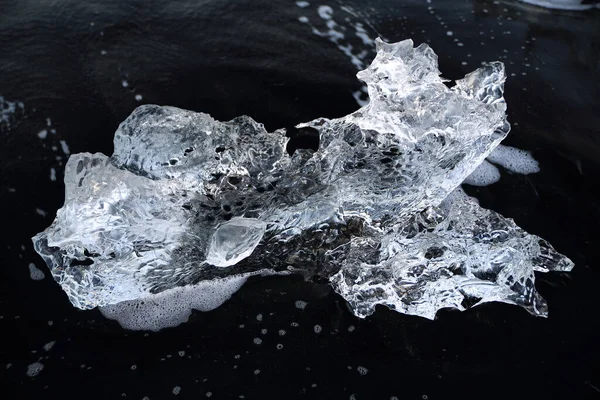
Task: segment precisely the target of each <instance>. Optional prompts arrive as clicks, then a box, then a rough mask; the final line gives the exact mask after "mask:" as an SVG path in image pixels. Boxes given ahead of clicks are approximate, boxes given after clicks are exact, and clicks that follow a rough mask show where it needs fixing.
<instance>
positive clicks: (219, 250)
mask: <svg viewBox="0 0 600 400" xmlns="http://www.w3.org/2000/svg"><path fill="white" fill-rule="evenodd" d="M266 227H267V224H265V223H264V222H262V221H261V220H258V219H256V218H234V219H232V220H230V221H226V222H224V223H223V224H222V225H221V226H219V227H218V228H217V229H216V230H215V233H213V235H212V239H211V241H210V247H209V249H208V254H207V256H206V262H207V263H209V264H212V265H214V266H216V267H229V266H231V265H235V264H237V263H238V262H240V261H241V260H243V259H244V258H246V257H248V256H249V255H250V254H252V252H253V251H254V249H255V248H256V246H258V243H259V242H260V240H261V239H262V237H263V235H264V233H265V229H266Z"/></svg>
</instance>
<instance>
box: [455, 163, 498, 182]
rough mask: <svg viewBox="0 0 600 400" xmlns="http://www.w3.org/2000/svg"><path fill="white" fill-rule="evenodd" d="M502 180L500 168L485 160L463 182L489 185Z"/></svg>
mask: <svg viewBox="0 0 600 400" xmlns="http://www.w3.org/2000/svg"><path fill="white" fill-rule="evenodd" d="M499 180H500V171H498V168H497V167H496V166H494V165H493V164H491V163H490V162H488V161H487V160H483V162H482V163H481V164H479V166H478V167H477V168H476V169H475V171H473V172H472V173H471V175H469V176H468V177H467V178H466V179H465V180H464V182H463V183H467V184H469V185H473V186H488V185H491V184H492V183H496V182H498V181H499Z"/></svg>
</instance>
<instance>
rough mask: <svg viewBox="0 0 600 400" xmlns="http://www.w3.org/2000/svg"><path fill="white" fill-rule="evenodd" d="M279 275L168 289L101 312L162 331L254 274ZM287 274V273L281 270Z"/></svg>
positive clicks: (128, 325) (214, 303) (221, 299)
mask: <svg viewBox="0 0 600 400" xmlns="http://www.w3.org/2000/svg"><path fill="white" fill-rule="evenodd" d="M259 274H260V275H276V274H277V273H275V272H273V271H271V270H263V271H258V272H251V273H247V274H243V275H236V276H231V277H228V278H222V279H214V280H210V281H203V282H200V283H197V284H195V285H188V286H184V287H177V288H173V289H169V290H165V291H164V292H161V293H159V294H156V295H151V296H149V297H145V298H143V299H139V300H131V301H124V302H121V303H118V304H111V305H108V306H104V307H99V309H100V311H101V312H102V314H103V315H104V316H105V317H106V318H108V319H113V320H115V321H117V322H118V323H119V324H120V325H121V326H122V327H123V328H125V329H131V330H149V331H159V330H161V329H164V328H171V327H175V326H177V325H180V324H182V323H184V322H187V320H188V319H189V317H190V315H191V314H192V310H198V311H203V312H206V311H211V310H214V309H215V308H217V307H219V306H220V305H221V304H223V303H225V302H226V301H227V300H229V299H230V298H231V296H232V295H233V294H234V293H235V292H237V291H238V290H239V289H240V288H241V287H242V286H243V285H244V283H246V281H247V280H248V278H249V277H250V276H253V275H259ZM279 274H282V275H283V274H287V273H279Z"/></svg>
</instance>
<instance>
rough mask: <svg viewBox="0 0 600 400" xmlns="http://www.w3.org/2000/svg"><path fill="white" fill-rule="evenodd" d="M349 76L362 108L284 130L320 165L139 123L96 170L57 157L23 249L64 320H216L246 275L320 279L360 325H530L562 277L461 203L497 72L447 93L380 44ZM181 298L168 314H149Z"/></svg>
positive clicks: (413, 57)
mask: <svg viewBox="0 0 600 400" xmlns="http://www.w3.org/2000/svg"><path fill="white" fill-rule="evenodd" d="M326 11H327V10H323V12H324V13H325V14H324V15H329V14H327V13H326ZM358 77H359V78H360V79H361V80H363V81H364V82H365V83H366V84H367V86H368V92H369V97H370V101H369V102H368V104H367V105H365V106H364V107H362V108H360V109H359V110H357V111H356V112H354V113H352V114H350V115H347V116H345V117H342V118H337V119H327V118H318V119H316V120H314V121H311V122H307V123H303V124H300V125H298V127H297V128H298V129H306V130H315V131H317V132H318V134H319V138H320V142H319V149H318V151H312V150H303V149H300V150H297V151H295V152H294V153H293V155H291V156H290V155H288V153H287V152H286V144H287V140H288V139H287V138H286V136H285V131H284V130H277V131H275V132H272V133H269V132H267V131H266V130H265V129H264V127H263V125H261V124H259V123H257V122H255V121H254V120H252V119H251V118H249V117H246V116H243V117H238V118H235V119H233V120H231V121H229V122H220V121H216V120H214V119H213V118H211V117H210V116H209V115H207V114H203V113H195V112H191V111H186V110H181V109H177V108H174V107H159V106H155V105H144V106H140V107H138V108H137V109H136V110H134V112H133V113H132V114H131V115H130V116H129V117H128V118H127V119H126V120H125V121H124V122H123V123H122V124H121V125H120V126H119V128H118V130H117V132H116V133H115V138H114V145H115V146H114V148H115V150H114V153H113V155H112V156H111V157H107V156H105V155H102V154H88V153H84V154H75V155H72V156H71V157H70V159H69V162H68V163H67V166H66V169H65V186H66V196H65V197H66V200H65V204H64V206H63V207H62V208H61V209H60V210H58V212H57V217H56V219H55V221H54V222H53V223H52V225H51V226H50V227H49V228H48V229H46V230H45V231H44V232H42V233H40V234H38V235H37V236H36V237H34V244H35V248H36V250H37V251H38V253H39V254H40V255H41V256H42V257H43V258H44V259H45V260H46V262H47V264H48V265H49V267H50V270H51V271H52V275H53V276H54V278H55V279H56V280H57V281H58V282H59V283H60V284H61V286H62V287H63V289H64V291H65V292H66V293H67V295H68V296H69V299H70V300H71V302H72V303H73V304H74V305H75V306H77V307H79V308H83V309H88V308H93V307H96V306H103V307H104V308H103V310H104V312H105V314H107V313H108V314H110V315H112V316H113V317H116V316H119V315H123V314H122V313H123V312H124V311H123V310H130V311H132V312H137V310H140V309H144V310H146V308H144V307H145V304H146V303H145V299H152V302H150V303H149V304H150V306H151V307H150V310H154V311H148V310H146V311H143V312H142V315H151V314H152V313H154V314H152V315H157V317H156V318H154V317H152V318H149V319H148V318H146V319H145V320H160V319H161V318H162V317H160V315H163V316H165V318H167V319H169V318H171V316H172V317H173V318H171V319H172V320H173V321H175V322H173V324H175V323H178V321H179V322H180V321H182V320H185V319H187V315H189V314H188V313H189V309H190V308H195V307H194V306H188V305H187V304H192V303H193V302H194V301H195V300H194V298H196V297H197V296H200V297H201V295H200V294H199V293H212V294H210V295H209V298H208V299H209V300H210V301H212V303H211V304H216V305H218V304H220V303H221V302H222V301H224V299H226V298H228V297H229V296H230V295H231V293H232V292H233V291H235V290H237V288H239V286H241V284H242V283H243V277H245V276H247V274H257V273H261V274H265V273H279V272H284V271H298V272H302V273H303V274H305V276H309V277H310V276H315V275H318V276H320V277H324V278H327V279H331V283H332V285H333V287H334V288H335V290H336V291H337V292H338V293H340V294H341V295H342V296H343V297H344V298H345V299H347V300H348V302H349V304H350V305H351V306H352V308H353V309H354V311H355V313H356V315H358V316H361V317H364V316H366V315H368V314H370V313H372V312H373V310H374V307H375V306H376V305H377V304H383V305H386V306H388V307H390V308H393V309H395V310H398V311H400V312H404V313H408V314H415V315H420V316H423V317H427V318H433V317H434V316H435V313H436V312H437V310H439V309H440V308H444V307H454V308H458V309H461V310H462V309H465V308H468V307H470V306H472V305H475V304H481V303H484V302H489V301H503V302H507V303H511V304H518V305H521V306H523V307H525V308H526V309H527V310H528V311H530V312H531V313H533V314H536V315H545V314H546V306H545V303H544V301H543V299H541V298H540V297H539V296H538V295H537V293H536V292H535V288H534V286H533V282H534V275H533V271H534V270H536V271H548V270H561V271H566V270H570V269H571V268H572V266H573V265H572V263H571V262H570V261H569V260H568V259H567V258H565V257H563V256H561V255H559V254H558V253H556V252H555V251H554V250H553V249H552V247H551V246H550V245H549V244H547V243H546V242H544V241H543V240H541V239H539V238H538V237H536V236H533V235H529V234H527V233H526V232H524V231H523V230H521V229H519V228H518V227H517V226H516V225H514V223H513V222H512V221H511V220H509V219H505V218H503V217H502V216H500V215H499V214H497V213H495V212H493V211H488V210H484V209H482V208H480V207H479V206H478V204H477V203H476V202H474V201H471V200H469V198H468V197H467V196H464V195H462V196H461V195H460V193H461V192H460V191H459V186H460V184H461V183H462V182H463V181H464V180H465V178H467V177H469V176H470V175H471V174H472V173H473V171H474V170H475V169H476V168H477V166H478V165H480V164H481V163H482V162H483V161H484V159H485V158H486V157H488V156H489V155H490V153H491V152H492V151H493V150H494V148H496V147H497V146H498V144H499V143H500V141H502V139H504V138H505V137H506V135H507V134H508V131H509V128H510V126H509V124H508V122H507V120H506V104H505V102H504V98H503V85H504V81H505V72H504V65H503V64H502V63H500V62H492V63H489V64H484V65H483V66H482V67H481V68H479V69H477V70H475V71H473V72H472V73H470V74H468V75H466V76H465V78H464V79H461V80H458V81H456V82H455V84H454V85H448V86H447V85H446V81H445V80H444V79H442V78H441V77H440V72H439V70H438V65H437V56H436V55H435V53H434V52H433V50H432V49H431V48H430V47H429V46H427V45H425V44H423V45H420V46H418V47H416V48H415V47H414V46H413V42H412V41H410V40H405V41H402V42H399V43H395V44H387V43H384V42H382V41H380V40H378V41H377V56H376V58H375V60H374V61H373V62H372V64H371V65H370V66H369V67H368V68H367V69H365V70H363V71H361V72H359V73H358ZM457 188H458V189H457ZM451 193H454V194H453V195H452V196H450V197H449V195H450V194H451ZM267 271H268V272H267ZM232 277H233V278H232ZM228 278H229V279H234V280H233V281H230V280H227V279H228ZM219 282H221V283H223V282H225V283H224V284H223V285H221V284H220V283H219ZM232 282H233V283H232ZM198 285H199V286H198ZM194 287H196V288H199V289H198V290H191V291H188V292H185V291H184V292H185V293H187V294H186V295H185V296H187V297H186V298H187V300H185V301H183V303H185V304H186V305H185V306H182V307H183V308H182V309H181V310H179V311H176V312H175V311H174V312H171V311H168V310H170V309H171V307H172V305H173V304H177V302H173V301H167V302H162V300H157V299H161V298H162V297H160V296H163V295H165V296H166V295H167V294H169V293H170V294H174V293H175V294H176V293H180V291H181V290H183V289H181V288H188V289H191V288H194ZM182 293H183V292H182ZM192 293H195V294H192ZM156 296H158V297H156ZM177 296H179V295H176V296H175V297H177ZM181 296H183V295H181ZM171 298H173V297H171ZM139 300H141V301H142V302H144V303H143V304H144V307H142V306H140V304H142V303H139V302H137V301H139ZM127 301H134V302H137V303H122V302H127ZM157 301H158V302H157ZM199 301H200V303H202V304H200V305H198V307H197V308H206V307H205V306H204V304H205V303H204V300H199ZM116 303H121V306H122V305H123V304H125V305H124V308H120V309H119V308H117V309H114V308H111V307H112V306H110V305H112V304H116ZM183 303H182V304H183ZM128 304H138V306H130V305H128ZM106 306H108V307H106ZM111 310H112V311H111ZM115 310H116V311H115ZM119 310H120V311H119ZM156 310H158V311H156ZM165 310H167V311H168V312H167V311H165ZM186 310H187V311H186ZM163 311H164V313H163ZM111 313H112V314H111ZM120 313H121V314H120ZM108 314H107V315H108ZM126 314H127V313H126ZM127 315H129V317H126V318H125V320H126V321H130V322H129V325H127V323H125V324H124V325H125V326H128V327H132V326H140V324H141V323H140V322H139V321H138V322H135V321H134V318H132V317H131V315H132V314H131V312H130V313H129V314H127ZM144 318H145V317H144ZM131 321H133V322H131ZM167 322H168V321H167ZM136 324H137V325H136ZM169 324H171V322H168V323H167V324H166V325H169ZM142 325H143V324H142ZM166 325H165V326H166ZM150 326H154V327H157V326H160V323H156V324H155V323H151V324H150ZM152 329H153V328H152Z"/></svg>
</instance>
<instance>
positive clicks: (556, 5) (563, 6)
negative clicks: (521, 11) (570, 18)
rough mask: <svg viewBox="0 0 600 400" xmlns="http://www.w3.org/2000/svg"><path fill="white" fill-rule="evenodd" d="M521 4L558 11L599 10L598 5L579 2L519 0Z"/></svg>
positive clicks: (566, 0) (567, 0)
mask: <svg viewBox="0 0 600 400" xmlns="http://www.w3.org/2000/svg"><path fill="white" fill-rule="evenodd" d="M521 1H522V2H523V3H528V4H533V5H536V6H538V7H544V8H553V9H558V10H576V11H583V10H590V9H592V8H594V7H598V8H600V4H582V1H581V0H521Z"/></svg>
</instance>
